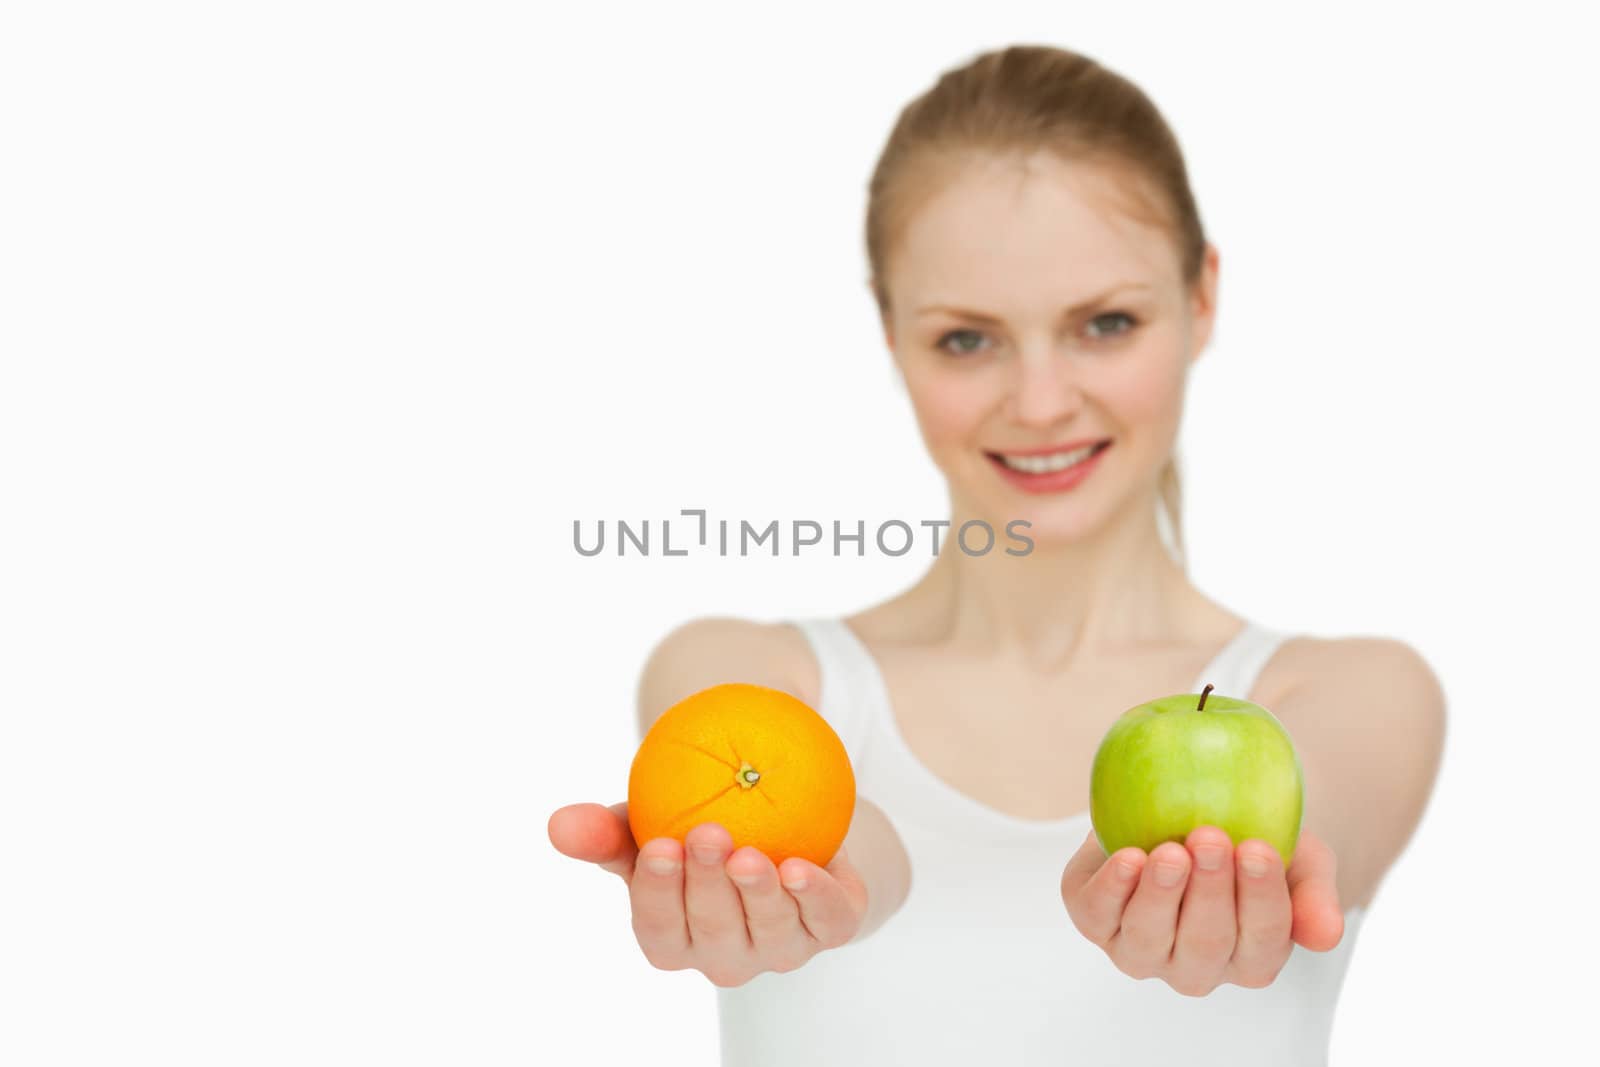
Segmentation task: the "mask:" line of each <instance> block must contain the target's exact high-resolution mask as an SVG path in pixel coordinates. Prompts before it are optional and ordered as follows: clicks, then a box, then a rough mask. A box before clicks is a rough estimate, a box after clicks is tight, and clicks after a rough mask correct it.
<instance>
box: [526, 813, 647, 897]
mask: <svg viewBox="0 0 1600 1067" xmlns="http://www.w3.org/2000/svg"><path fill="white" fill-rule="evenodd" d="M545 832H546V833H548V834H549V835H550V843H551V844H552V845H554V846H555V847H556V850H557V851H558V852H560V853H562V854H563V855H567V856H571V857H572V858H573V859H576V860H584V861H586V862H589V863H593V864H596V865H598V866H600V867H602V868H604V869H605V870H608V871H610V872H611V873H612V874H615V875H616V876H617V877H619V878H621V879H622V880H623V881H624V882H626V881H628V880H629V879H630V878H632V877H633V869H634V866H635V864H634V860H635V857H637V855H638V853H639V849H638V846H637V845H635V844H634V841H633V831H632V830H630V829H629V828H628V802H627V801H625V800H624V801H622V802H620V803H617V804H613V805H611V806H610V807H609V808H607V807H602V806H601V805H599V804H568V805H567V806H566V807H563V808H557V809H556V810H555V812H554V813H552V814H551V816H550V820H549V823H548V824H547V826H546V828H545Z"/></svg>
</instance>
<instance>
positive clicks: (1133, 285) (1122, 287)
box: [916, 282, 1153, 322]
mask: <svg viewBox="0 0 1600 1067" xmlns="http://www.w3.org/2000/svg"><path fill="white" fill-rule="evenodd" d="M1151 288H1153V286H1150V285H1147V284H1145V283H1143V282H1121V283H1119V284H1117V285H1113V286H1112V287H1111V288H1109V289H1107V290H1105V291H1104V292H1103V293H1101V294H1100V295H1099V296H1096V297H1093V298H1091V299H1089V300H1085V301H1084V302H1083V303H1081V304H1074V305H1073V306H1072V307H1070V308H1068V309H1067V316H1072V315H1076V314H1078V313H1079V312H1083V311H1087V310H1089V309H1090V308H1092V307H1098V306H1099V305H1101V304H1104V303H1106V302H1107V301H1108V300H1110V299H1111V298H1112V297H1113V296H1115V295H1116V294H1118V293H1121V292H1127V291H1131V290H1134V289H1151ZM933 312H943V313H945V314H947V315H957V316H959V317H961V318H965V319H976V320H977V321H979V322H999V321H1000V320H999V319H997V318H995V317H994V316H993V315H985V314H984V313H983V312H981V311H969V310H967V309H966V308H958V307H952V306H950V305H948V304H928V305H927V306H925V307H921V308H918V309H917V311H916V314H918V315H927V314H931V313H933ZM1064 317H1065V316H1064Z"/></svg>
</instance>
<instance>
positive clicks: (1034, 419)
mask: <svg viewBox="0 0 1600 1067" xmlns="http://www.w3.org/2000/svg"><path fill="white" fill-rule="evenodd" d="M1013 365H1014V366H1015V367H1016V368H1017V373H1016V380H1015V383H1014V388H1013V390H1012V394H1011V407H1012V411H1011V417H1012V419H1013V420H1014V421H1016V422H1017V423H1019V424H1021V425H1024V426H1038V427H1050V426H1053V425H1055V424H1057V423H1060V422H1065V421H1067V420H1070V419H1071V418H1072V416H1073V415H1075V414H1076V413H1077V411H1078V409H1079V408H1081V407H1082V406H1083V392H1082V390H1081V389H1080V387H1079V382H1078V381H1077V373H1076V372H1077V368H1076V367H1075V366H1073V363H1072V358H1071V357H1070V356H1068V355H1065V354H1063V353H1061V352H1057V351H1054V350H1052V349H1050V348H1049V347H1045V346H1041V347H1037V348H1033V349H1030V350H1028V351H1026V352H1023V353H1022V355H1021V357H1020V358H1019V359H1017V360H1016V361H1015V362H1014V364H1013Z"/></svg>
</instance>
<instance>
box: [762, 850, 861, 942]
mask: <svg viewBox="0 0 1600 1067" xmlns="http://www.w3.org/2000/svg"><path fill="white" fill-rule="evenodd" d="M779 874H780V875H781V877H782V879H783V885H784V888H785V889H787V890H788V891H789V894H790V896H792V897H793V898H794V901H795V903H796V905H798V906H799V908H800V925H801V927H802V928H804V930H805V931H806V933H807V935H808V936H809V937H810V939H811V942H812V945H811V948H812V951H813V952H815V950H816V949H817V948H837V947H839V946H840V945H843V944H845V943H846V942H847V941H849V940H850V939H851V938H852V937H854V936H855V935H856V931H857V930H859V929H860V928H861V920H862V917H863V916H864V914H865V913H866V903H867V889H866V885H865V884H864V883H863V882H862V879H861V874H860V872H859V871H857V870H856V868H855V865H854V864H852V863H851V862H850V860H849V858H848V857H847V856H846V855H845V854H844V850H843V849H842V848H841V849H840V850H839V852H838V853H837V854H836V855H835V856H834V857H833V860H832V861H831V862H829V864H828V866H827V867H826V868H822V867H818V866H817V865H816V864H814V863H812V862H810V861H809V860H803V859H799V858H798V857H794V858H790V859H786V860H784V861H783V865H782V867H781V868H780V869H779Z"/></svg>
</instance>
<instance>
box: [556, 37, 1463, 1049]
mask: <svg viewBox="0 0 1600 1067" xmlns="http://www.w3.org/2000/svg"><path fill="white" fill-rule="evenodd" d="M866 245H867V258H868V263H869V267H870V272H871V276H870V282H869V288H870V292H871V295H872V298H873V300H874V301H875V303H876V307H877V311H878V315H879V320H880V322H881V326H882V331H883V337H884V339H885V341H886V343H887V346H888V349H889V353H890V356H891V358H892V360H893V364H894V366H895V368H896V370H897V371H898V373H899V374H900V375H901V376H902V377H903V380H904V383H905V387H906V393H907V395H908V396H909V398H910V401H911V405H912V408H913V410H914V413H915V416H916V420H917V424H918V428H919V431H920V433H921V436H922V440H923V444H924V446H925V447H926V450H927V453H928V455H929V457H930V459H931V460H932V461H933V463H934V464H935V465H936V467H937V468H938V469H939V471H940V473H941V474H942V475H943V476H944V479H945V481H946V484H947V486H948V490H949V500H950V519H949V524H950V528H951V529H958V528H960V527H962V526H963V525H964V524H966V523H975V522H982V523H987V524H988V525H990V526H992V527H994V528H997V529H998V528H1009V527H1008V523H1012V522H1016V521H1024V522H1026V523H1027V526H1028V534H1029V537H1030V539H1031V540H1032V542H1033V548H1032V551H1030V552H1028V553H1027V554H1025V555H1021V556H1013V555H1006V554H990V555H986V556H972V555H970V554H967V553H964V552H961V551H958V550H957V548H956V547H955V544H954V542H953V541H946V542H945V543H944V545H943V547H942V550H941V551H939V553H938V555H937V558H936V559H935V561H934V562H933V564H932V566H931V567H930V568H929V569H928V570H927V572H926V573H925V574H924V575H923V576H922V577H921V578H920V580H918V581H917V582H916V583H915V584H914V585H912V586H911V587H910V588H909V589H907V590H906V591H904V592H903V593H901V594H899V595H898V596H895V597H893V598H892V599H890V600H888V601H885V602H883V603H881V604H877V605H875V606H873V607H871V608H869V609H867V610H865V611H862V612H860V613H858V614H856V615H854V616H851V617H850V618H848V619H846V618H836V617H824V618H801V619H794V620H791V621H790V622H788V623H784V624H775V625H766V624H758V623H752V622H745V621H741V620H737V619H700V620H692V621H691V622H689V623H687V624H685V625H683V626H681V627H679V628H678V629H677V630H676V631H674V632H673V633H671V634H669V635H667V637H666V638H664V639H663V640H662V641H661V642H660V643H659V645H658V646H657V648H656V649H655V651H654V653H653V654H652V656H651V657H650V660H649V662H648V663H647V665H646V667H645V671H644V675H643V677H642V679H641V683H640V689H639V709H638V710H639V714H640V724H641V726H642V727H644V728H648V726H649V724H650V723H651V722H652V721H654V719H655V718H656V717H657V716H659V715H660V714H661V713H662V712H663V711H664V710H666V708H668V707H669V706H671V705H672V704H673V703H675V702H676V701H679V700H682V699H683V698H684V697H686V696H688V695H690V694H691V693H693V692H695V691H696V690H698V689H699V688H702V687H704V686H707V685H711V684H713V683H715V682H725V681H734V680H742V681H748V682H755V683H758V684H762V685H767V686H770V687H773V688H779V689H783V690H785V691H787V692H789V693H792V694H794V695H795V696H798V697H800V698H801V699H802V700H803V701H805V702H806V703H807V704H809V705H811V706H812V707H814V708H816V709H817V710H819V711H820V712H821V713H822V715H823V716H824V717H825V718H826V719H827V720H828V722H829V723H830V724H831V725H832V726H833V727H834V729H835V730H837V732H838V734H839V735H840V737H841V738H842V739H843V741H844V744H845V746H846V749H847V751H848V753H849V756H850V759H851V763H852V766H853V768H854V773H855V778H856V782H857V784H858V793H859V796H860V799H861V806H860V807H859V808H858V810H857V812H856V816H857V821H856V823H854V824H853V825H852V827H851V831H850V835H849V837H848V838H847V840H846V843H845V847H844V848H843V849H841V851H840V853H839V855H838V856H836V857H834V858H833V859H832V860H831V861H830V862H828V863H827V864H826V865H824V866H819V865H816V864H808V863H805V862H804V861H800V860H797V859H794V858H792V857H791V858H787V859H784V860H783V861H782V864H781V868H780V867H779V866H778V865H775V864H774V863H773V862H772V859H771V857H766V856H763V855H761V854H760V853H759V852H758V851H755V850H752V849H749V848H736V846H735V842H733V841H732V840H731V839H730V837H729V835H728V833H727V830H726V828H724V827H720V826H717V825H715V824H710V823H707V824H703V825H700V826H697V827H695V828H693V829H691V830H690V831H688V833H687V834H686V835H685V837H684V839H683V840H682V841H678V840H676V839H671V838H660V839H657V840H653V841H649V842H642V843H639V847H638V848H634V847H633V843H631V842H630V841H629V840H628V838H627V835H626V834H625V833H622V832H621V831H620V829H619V828H618V820H619V819H620V818H621V817H622V815H621V814H620V813H619V812H618V811H617V810H616V809H615V808H612V809H606V808H602V807H600V806H599V805H592V804H591V805H576V806H572V807H569V808H567V809H563V810H562V811H561V812H558V813H556V816H555V817H553V818H552V821H551V831H550V832H551V837H552V840H554V841H555V843H556V844H557V846H558V847H559V848H561V849H562V850H563V851H564V852H566V853H567V854H569V855H573V856H576V857H578V858H581V859H587V860H590V861H592V862H596V863H600V864H602V865H604V866H606V867H607V868H608V869H610V870H612V871H613V872H615V873H616V874H618V875H619V876H621V877H623V878H624V879H625V880H628V881H629V885H630V900H631V902H632V905H633V908H634V929H635V932H636V934H637V935H638V937H639V939H640V944H641V947H642V948H643V949H644V951H645V952H646V955H647V957H648V958H650V959H651V960H652V961H653V962H656V961H661V962H658V963H657V965H658V966H663V967H666V968H668V969H682V968H693V969H696V970H699V971H701V972H702V973H703V974H705V975H706V976H707V977H708V978H709V979H710V980H711V981H712V982H713V983H714V984H715V985H716V986H717V988H718V1009H719V1015H720V1025H721V1040H722V1050H723V1056H724V1062H726V1063H730V1064H745V1063H762V1064H767V1065H779V1067H781V1065H786V1064H815V1063H866V1062H916V1063H950V1062H991V1061H994V1062H1006V1063H1010V1064H1032V1063H1041V1064H1042V1063H1060V1062H1082V1063H1112V1062H1130V1061H1135V1062H1141V1063H1144V1062H1158V1061H1169V1060H1170V1061H1181V1062H1204V1057H1205V1055H1206V1052H1207V1050H1215V1051H1216V1052H1217V1060H1216V1062H1222V1061H1224V1060H1225V1061H1226V1062H1228V1063H1230V1064H1262V1065H1267V1064H1271V1065H1274V1067H1281V1065H1283V1064H1311V1063H1320V1062H1324V1060H1325V1057H1326V1053H1327V1042H1328V1037H1329V1033H1330V1028H1331V1022H1332V1015H1333V1009H1334V1005H1335V1002H1336V1000H1337V998H1338V994H1339V989H1340V984H1341V982H1342V980H1343V976H1344V973H1345V968H1346V967H1347V965H1348V962H1349V958H1350V953H1351V950H1352V948H1353V944H1354V940H1355V936H1354V935H1355V932H1356V929H1357V927H1358V924H1359V921H1360V918H1361V916H1362V914H1363V910H1364V908H1365V907H1366V905H1367V903H1368V902H1369V900H1370V898H1371V894H1372V891H1373V889H1374V887H1375V886H1376V884H1377V882H1378V880H1379V879H1380V878H1381V877H1382V874H1383V871H1384V869H1385V868H1386V867H1387V865H1388V864H1389V863H1391V862H1392V861H1393V859H1394V858H1395V857H1396V855H1398V852H1399V850H1400V848H1401V847H1403V845H1404V843H1405V841H1406V840H1407V838H1408V836H1409V834H1410V831H1411V827H1412V826H1414V825H1415V823H1416V820H1417V818H1418V817H1419V816H1420V812H1421V809H1422V806H1423V804H1424V803H1425V801H1426V798H1427V796H1428V795H1429V793H1430V791H1431V789H1432V782H1433V776H1434V774H1435V772H1436V767H1437V756H1438V746H1439V740H1440V737H1441V736H1442V727H1443V717H1444V709H1443V702H1442V698H1441V695H1440V690H1439V687H1438V685H1437V682H1436V680H1435V679H1434V678H1433V676H1432V674H1431V671H1430V670H1429V669H1428V667H1427V665H1426V664H1425V663H1423V662H1422V661H1421V659H1420V657H1417V656H1416V655H1415V654H1414V653H1412V652H1411V651H1410V650H1409V649H1407V648H1405V646H1403V645H1400V644H1399V643H1398V642H1392V641H1384V640H1378V641H1371V640H1366V641H1355V640H1352V641H1337V640H1334V641H1328V640H1320V639H1313V638H1309V637H1303V636H1297V635H1292V634H1289V633H1285V632H1281V631H1278V630H1274V629H1272V628H1270V627H1267V626H1263V625H1260V624H1258V623H1256V622H1254V621H1252V620H1250V619H1249V618H1247V617H1245V616H1243V615H1240V614H1238V613H1237V612H1234V611H1231V610H1229V609H1228V608H1227V607H1225V606H1224V605H1223V604H1221V603H1219V602H1217V601H1216V600H1213V599H1212V598H1211V597H1209V596H1207V595H1205V594H1204V593H1203V592H1202V591H1201V590H1200V589H1199V588H1197V587H1196V585H1195V584H1194V582H1193V581H1192V580H1191V579H1190V577H1189V574H1188V572H1187V568H1186V564H1185V559H1184V551H1183V539H1182V523H1181V503H1182V501H1181V493H1180V491H1179V479H1178V472H1177V460H1176V451H1175V444H1176V439H1177V435H1178V430H1179V426H1180V424H1181V422H1182V419H1183V414H1184V403H1185V398H1186V395H1187V384H1188V378H1189V374H1190V371H1191V370H1192V368H1193V366H1194V364H1195V363H1196V361H1197V360H1198V359H1199V358H1200V356H1201V353H1202V352H1203V351H1204V350H1205V349H1206V346H1207V344H1208V342H1209V340H1210V337H1211V333H1212V327H1213V323H1214V321H1215V315H1216V294H1217V279H1218V274H1219V265H1220V257H1219V254H1218V252H1217V249H1216V248H1215V247H1214V246H1213V245H1211V244H1210V243H1209V242H1208V241H1207V240H1206V237H1205V233H1204V230H1203V228H1202V226H1201V223H1200V218H1199V213H1198V210H1197V208H1196V206H1195V204H1194V201H1193V198H1192V196H1191V194H1190V191H1189V187H1188V179H1187V175H1186V172H1185V168H1184V163H1183V159H1182V157H1181V154H1180V153H1179V151H1178V146H1177V141H1176V139H1175V137H1174V136H1173V134H1172V133H1171V131H1170V130H1169V129H1168V128H1167V126H1166V123H1165V122H1164V120H1163V119H1162V117H1161V116H1160V114H1159V113H1158V112H1157V110H1156V109H1155V107H1154V105H1153V104H1152V103H1151V102H1150V100H1149V99H1148V98H1147V97H1146V96H1145V95H1144V93H1142V92H1141V91H1140V90H1139V89H1138V88H1137V87H1136V86H1134V85H1133V84H1132V83H1130V82H1129V81H1127V80H1126V79H1124V78H1122V77H1121V76H1119V75H1118V74H1116V73H1114V72H1112V71H1110V70H1108V69H1106V68H1105V67H1103V66H1101V65H1100V64H1098V63H1097V62H1095V61H1094V60H1092V59H1089V58H1088V57H1086V56H1083V55H1080V54H1077V53H1074V52H1070V51H1065V50H1061V49H1056V48H1047V47H1038V46H1016V47H1012V48H1007V49H1003V50H1000V51H996V52H989V53H986V54H983V55H980V56H978V57H976V58H975V59H973V60H972V61H971V62H969V63H967V64H965V65H963V66H961V67H959V68H957V69H954V70H950V71H947V72H946V73H944V74H943V75H942V76H941V77H940V78H939V79H938V81H937V82H936V84H935V85H934V86H933V87H932V88H930V89H929V90H928V92H926V93H925V94H923V95H922V96H920V97H918V98H917V99H916V100H914V101H912V102H911V104H909V105H908V106H907V107H906V108H905V110H904V111H903V112H902V113H901V115H900V118H899V121H898V122H897V123H896V125H895V127H894V129H893V131H892V132H891V134H890V136H889V140H888V144H887V145H886V147H885V149H884V152H883V155H882V157H881V159H880V160H879V162H878V165H877V168H876V170H875V172H874V174H873V176H872V181H871V185H870V200H869V203H868V207H867V219H866ZM1163 518H1165V520H1166V527H1165V529H1163V527H1162V521H1161V520H1162V519H1163ZM1202 686H1213V687H1214V688H1215V690H1216V692H1217V693H1218V694H1219V695H1226V696H1229V697H1234V698H1238V699H1241V700H1249V701H1251V702H1252V703H1255V704H1259V705H1262V706H1263V707H1266V708H1268V709H1269V710H1272V711H1274V712H1276V713H1278V715H1279V717H1280V718H1281V720H1282V722H1283V724H1284V727H1285V728H1286V729H1287V731H1288V732H1289V734H1290V735H1291V737H1292V738H1293V740H1294V743H1295V746H1296V749H1297V751H1298V752H1299V754H1300V757H1301V759H1302V760H1303V761H1304V762H1305V767H1306V773H1307V779H1308V782H1309V787H1308V789H1307V792H1306V798H1305V813H1304V814H1305V818H1304V821H1303V822H1302V823H1300V824H1299V827H1300V833H1299V838H1298V841H1297V842H1296V846H1295V848H1294V849H1293V850H1292V858H1291V860H1290V863H1289V865H1288V867H1287V868H1286V867H1285V866H1284V864H1283V862H1282V859H1281V858H1280V852H1279V850H1278V848H1276V847H1274V845H1273V844H1272V843H1269V842H1267V841H1263V840H1258V839H1248V838H1247V839H1245V840H1241V841H1234V840H1231V839H1230V838H1229V837H1228V834H1227V833H1226V832H1225V831H1223V830H1222V829H1220V828H1219V827H1215V826H1195V827H1194V828H1193V829H1192V830H1191V831H1190V832H1189V833H1188V834H1187V836H1185V837H1183V838H1182V839H1169V840H1166V841H1163V842H1162V843H1160V844H1158V845H1156V846H1155V847H1154V848H1153V849H1152V850H1151V851H1149V852H1148V853H1146V852H1144V851H1142V850H1141V849H1139V848H1137V847H1129V848H1120V849H1118V850H1117V851H1116V853H1115V854H1114V855H1112V856H1107V855H1106V854H1105V853H1104V851H1103V850H1102V849H1101V848H1100V846H1099V844H1098V843H1097V842H1096V840H1095V837H1094V834H1093V832H1092V831H1091V829H1090V826H1089V815H1088V811H1087V810H1086V809H1087V798H1088V795H1089V775H1090V767H1091V762H1092V759H1093V756H1094V753H1095V750H1096V748H1097V746H1098V743H1099V741H1100V739H1101V737H1102V736H1103V735H1104V734H1105V732H1106V730H1107V728H1108V727H1109V726H1110V725H1111V723H1112V722H1113V721H1115V720H1116V718H1117V716H1118V715H1120V714H1121V713H1122V712H1123V711H1124V710H1126V709H1128V708H1131V707H1134V706H1136V705H1140V704H1143V703H1145V702H1147V701H1149V700H1152V699H1155V698H1159V697H1165V696H1168V695H1171V694H1179V693H1193V692H1197V691H1199V690H1200V689H1201V687H1202ZM1330 701H1332V702H1333V703H1330ZM1345 703H1354V704H1358V705H1359V707H1360V709H1361V710H1359V711H1358V712H1354V713H1351V712H1344V713H1342V714H1341V706H1342V705H1344V704H1345ZM1335 705H1340V706H1335ZM1396 723H1400V724H1405V728H1404V729H1402V730H1400V731H1398V732H1396V731H1394V730H1393V726H1394V724H1396ZM1379 737H1383V738H1384V742H1383V747H1384V752H1383V755H1382V757H1381V758H1377V759H1374V760H1371V761H1367V762H1364V763H1363V762H1361V761H1360V760H1358V759H1357V758H1356V757H1355V755H1354V753H1355V752H1357V751H1359V750H1361V749H1362V748H1364V747H1367V746H1372V745H1376V744H1378V740H1377V739H1378V738H1379ZM690 857H692V858H690ZM1342 861H1344V862H1342ZM662 872H664V873H662ZM780 885H781V886H782V888H780ZM1246 1033H1247V1034H1248V1035H1249V1037H1248V1040H1246V1041H1241V1040H1240V1035H1241V1034H1246ZM1130 1042H1132V1044H1131V1045H1130V1044H1129V1043H1130ZM1223 1050H1225V1052H1224V1051H1223Z"/></svg>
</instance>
